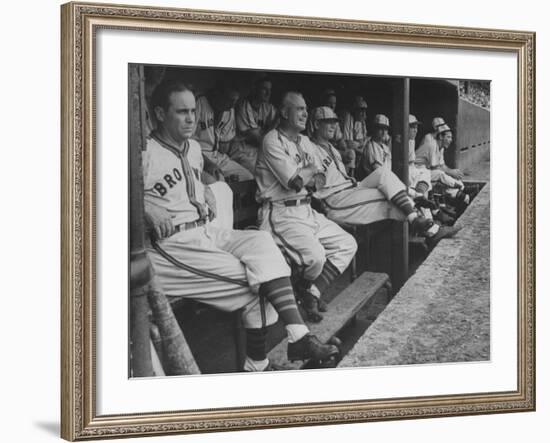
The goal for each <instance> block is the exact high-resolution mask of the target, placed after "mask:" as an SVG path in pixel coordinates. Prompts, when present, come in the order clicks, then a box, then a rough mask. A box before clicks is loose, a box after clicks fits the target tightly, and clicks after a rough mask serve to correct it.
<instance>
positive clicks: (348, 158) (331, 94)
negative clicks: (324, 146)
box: [307, 89, 357, 175]
mask: <svg viewBox="0 0 550 443" xmlns="http://www.w3.org/2000/svg"><path fill="white" fill-rule="evenodd" d="M336 104H337V97H336V92H335V91H334V89H326V90H325V91H323V94H322V96H321V103H320V105H319V106H326V107H328V108H330V109H332V111H333V112H334V113H336ZM337 115H338V114H337ZM313 130H314V128H313V127H312V125H311V120H310V125H309V126H308V131H307V134H308V136H309V137H311V135H312V134H313ZM330 142H331V143H332V145H333V146H334V147H335V148H336V149H338V150H339V151H340V153H341V155H342V160H343V161H344V164H345V165H346V171H347V173H348V174H350V175H353V174H354V173H355V164H356V157H357V154H356V153H355V149H353V148H351V147H348V144H347V143H346V141H345V140H344V134H343V133H342V129H341V124H340V121H338V123H337V124H336V131H334V138H333V139H332V140H331V141H330Z"/></svg>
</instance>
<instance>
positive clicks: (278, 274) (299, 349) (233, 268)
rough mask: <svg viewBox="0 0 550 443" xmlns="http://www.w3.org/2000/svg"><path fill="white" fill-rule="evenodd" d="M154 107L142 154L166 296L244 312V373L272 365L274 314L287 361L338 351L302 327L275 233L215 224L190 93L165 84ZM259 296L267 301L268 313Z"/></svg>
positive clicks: (156, 262) (153, 251)
mask: <svg viewBox="0 0 550 443" xmlns="http://www.w3.org/2000/svg"><path fill="white" fill-rule="evenodd" d="M152 102H153V103H152V105H153V110H154V113H155V116H156V119H157V121H158V129H157V130H156V131H154V132H153V133H152V134H151V136H150V138H149V139H148V140H147V146H146V150H145V151H144V153H143V182H144V203H145V219H146V222H147V224H148V225H149V227H150V228H151V230H152V232H153V238H152V240H151V247H149V248H148V250H147V253H148V256H149V258H150V260H151V263H152V266H153V268H154V271H155V274H156V278H158V279H159V280H160V284H161V286H162V288H163V290H164V292H165V293H166V295H167V296H169V297H185V298H190V299H194V300H197V301H200V302H202V303H206V304H209V305H211V306H214V307H216V308H218V309H220V310H224V311H230V312H231V311H236V310H239V309H242V310H243V315H242V319H243V323H244V327H245V329H246V338H247V341H246V361H245V364H244V369H245V370H246V371H263V370H265V369H266V368H267V367H268V365H269V361H268V359H267V355H266V348H265V346H266V329H265V326H266V325H269V324H273V323H274V322H275V321H276V320H277V314H278V315H279V316H280V317H281V320H282V321H283V323H284V324H285V327H286V331H287V335H288V340H289V344H288V349H287V355H288V358H289V360H306V359H310V358H311V359H315V360H321V361H324V362H326V361H327V360H328V361H330V360H331V359H332V357H333V356H334V355H336V354H337V353H338V348H336V347H335V346H333V345H325V344H322V343H320V342H319V340H318V339H317V338H316V337H315V336H314V335H312V334H310V332H309V329H308V327H307V326H306V325H305V324H304V322H303V320H302V317H301V316H300V313H299V311H298V307H297V305H296V300H295V298H294V291H293V288H292V285H291V282H290V279H289V276H290V269H289V267H288V265H287V263H286V261H285V259H284V257H283V255H282V254H281V252H280V251H279V249H278V248H277V246H276V245H275V243H274V242H273V240H272V238H271V236H270V235H268V234H267V233H265V232H260V231H239V230H233V229H227V228H220V227H218V226H213V225H212V223H210V219H211V218H212V216H214V215H215V208H216V202H215V201H214V197H213V194H212V193H211V192H210V188H209V186H207V185H204V184H203V183H202V181H201V179H200V178H201V172H202V168H203V157H202V154H201V149H200V145H199V144H198V143H197V142H196V141H195V140H191V139H190V138H191V136H192V134H193V131H194V129H195V97H194V95H193V93H192V92H191V91H190V90H189V89H188V88H187V87H186V86H185V85H184V84H182V83H178V82H165V83H161V84H160V85H158V86H157V87H156V88H155V92H154V93H153V98H152ZM262 297H263V298H265V299H266V300H267V301H268V303H266V304H265V305H266V310H265V312H264V314H265V315H262V307H261V304H262V303H261V302H260V300H261V298H262ZM262 317H264V319H265V321H264V320H263V319H262Z"/></svg>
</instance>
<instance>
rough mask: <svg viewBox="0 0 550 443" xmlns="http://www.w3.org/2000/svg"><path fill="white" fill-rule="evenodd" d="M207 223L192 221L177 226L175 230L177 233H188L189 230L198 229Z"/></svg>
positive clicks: (204, 221)
mask: <svg viewBox="0 0 550 443" xmlns="http://www.w3.org/2000/svg"><path fill="white" fill-rule="evenodd" d="M205 223H206V220H204V219H199V220H195V221H192V222H186V223H181V224H179V225H176V227H175V230H176V232H180V231H188V230H189V229H194V228H198V227H199V226H202V225H204V224H205Z"/></svg>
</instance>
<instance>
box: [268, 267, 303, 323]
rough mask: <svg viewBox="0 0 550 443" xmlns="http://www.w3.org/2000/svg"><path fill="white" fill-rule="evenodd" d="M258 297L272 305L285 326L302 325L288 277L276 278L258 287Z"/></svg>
mask: <svg viewBox="0 0 550 443" xmlns="http://www.w3.org/2000/svg"><path fill="white" fill-rule="evenodd" d="M260 296H262V297H265V298H266V299H267V300H269V302H270V303H271V304H272V305H273V307H274V308H275V310H276V311H277V313H278V314H279V317H281V320H282V321H283V323H284V324H285V325H303V324H304V320H302V317H301V315H300V313H299V312H298V306H296V298H295V297H294V290H293V289H292V285H291V284H290V279H289V278H288V277H281V278H276V279H275V280H271V281H268V282H265V283H262V284H261V285H260Z"/></svg>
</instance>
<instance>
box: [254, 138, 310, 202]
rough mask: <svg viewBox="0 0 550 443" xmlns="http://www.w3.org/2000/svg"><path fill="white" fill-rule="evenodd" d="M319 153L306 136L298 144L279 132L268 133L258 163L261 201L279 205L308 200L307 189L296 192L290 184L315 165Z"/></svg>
mask: <svg viewBox="0 0 550 443" xmlns="http://www.w3.org/2000/svg"><path fill="white" fill-rule="evenodd" d="M316 149H317V148H316V147H315V146H314V145H313V143H312V142H311V141H310V140H309V138H308V137H307V136H305V135H299V136H298V140H297V141H296V142H295V141H293V140H290V139H289V138H288V137H287V136H286V135H285V134H283V133H282V132H281V131H279V129H273V130H271V131H269V132H268V133H267V134H266V135H265V137H264V139H263V143H262V149H260V152H259V154H258V162H257V163H256V173H255V174H256V182H257V183H258V199H259V200H260V201H262V202H266V201H272V202H276V201H283V200H289V199H296V198H301V197H305V196H306V195H307V190H306V189H305V188H302V190H301V191H300V192H296V191H295V190H294V189H291V188H289V186H288V184H289V182H290V181H291V180H292V179H293V178H294V177H296V176H297V175H298V174H300V171H301V170H302V169H303V168H305V167H307V166H308V165H310V164H312V163H315V162H316V160H315V159H316V157H315V150H316Z"/></svg>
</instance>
